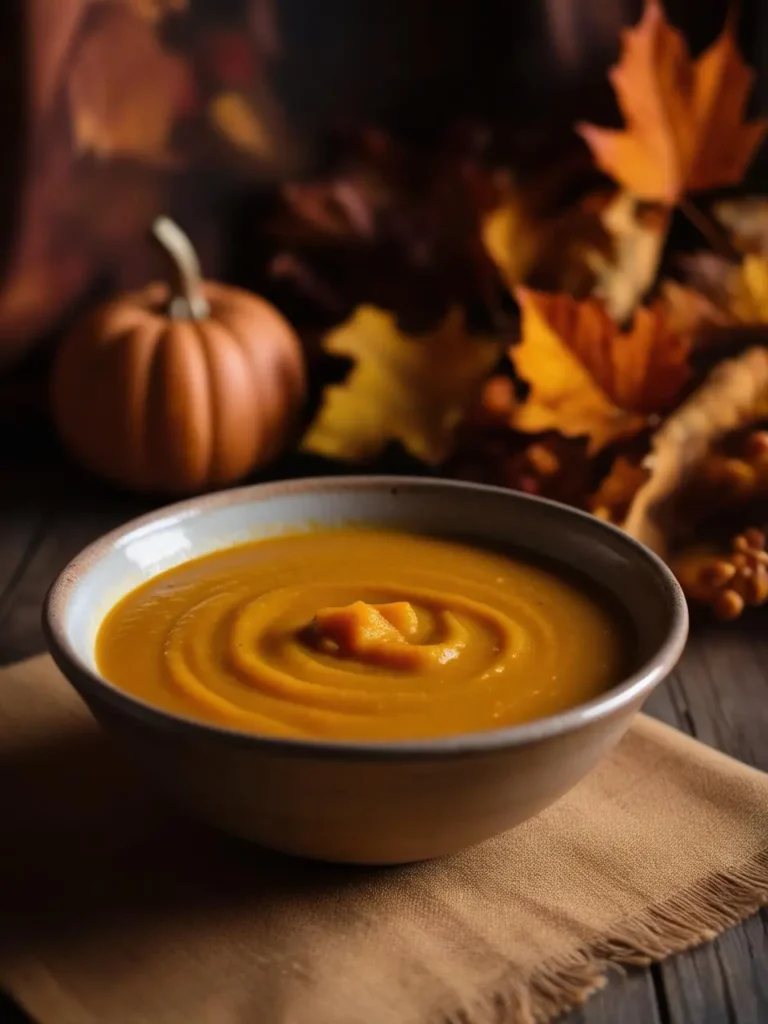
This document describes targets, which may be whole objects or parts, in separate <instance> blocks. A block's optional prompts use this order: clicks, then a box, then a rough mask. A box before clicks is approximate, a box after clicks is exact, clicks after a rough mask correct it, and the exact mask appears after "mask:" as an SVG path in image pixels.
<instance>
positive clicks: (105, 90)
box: [67, 4, 191, 165]
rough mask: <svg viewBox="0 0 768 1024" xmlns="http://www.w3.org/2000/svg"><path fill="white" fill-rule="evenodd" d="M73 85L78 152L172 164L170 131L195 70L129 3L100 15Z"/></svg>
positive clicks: (70, 83)
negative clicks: (166, 45) (169, 48)
mask: <svg viewBox="0 0 768 1024" xmlns="http://www.w3.org/2000/svg"><path fill="white" fill-rule="evenodd" d="M94 14H95V15H97V16H95V17H94V18H93V19H92V20H91V21H90V24H89V28H88V31H87V33H86V35H85V38H84V39H83V41H82V43H81V44H80V47H79V49H78V50H77V53H76V55H75V59H74V63H73V67H72V71H71V73H70V75H69V79H68V83H67V85H68V90H69V108H70V114H71V118H72V132H73V136H74V143H75V147H76V149H78V150H79V151H80V152H91V153H93V154H95V155H96V156H97V157H100V158H108V157H115V156H129V157H137V158H139V159H142V160H146V161H149V162H152V163H156V164H161V165H167V164H170V163H172V162H173V154H172V150H171V145H170V142H171V132H172V129H173V125H174V120H175V117H176V113H177V109H178V108H179V107H180V105H181V104H182V102H183V98H184V96H185V95H186V94H187V92H188V91H189V87H190V85H189V83H190V78H191V71H190V69H189V66H188V65H187V64H186V62H185V61H183V60H182V59H181V58H180V57H176V56H174V55H173V54H171V53H168V52H167V51H166V50H165V49H164V48H163V47H162V45H161V44H160V42H159V41H158V39H157V36H156V34H155V31H154V30H153V28H152V26H151V25H150V24H149V23H148V22H147V21H146V20H145V19H144V18H142V17H139V16H138V15H137V14H135V13H133V12H132V11H131V10H130V9H129V8H128V7H127V6H125V5H123V4H109V5H107V4H104V5H102V7H101V8H99V9H97V10H96V11H95V12H94Z"/></svg>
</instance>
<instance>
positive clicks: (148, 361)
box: [52, 217, 305, 494]
mask: <svg viewBox="0 0 768 1024" xmlns="http://www.w3.org/2000/svg"><path fill="white" fill-rule="evenodd" d="M152 234H153V235H154V237H155V239H156V240H157V241H158V242H159V243H160V245H161V246H162V248H163V250H164V251H165V252H166V253H167V255H168V256H169V257H170V260H171V265H172V268H173V275H174V281H173V285H168V284H163V283H159V282H157V283H154V284H150V285H148V286H147V287H146V288H145V289H143V290H142V291H139V292H135V293H131V294H126V295H121V296H117V297H116V298H114V299H112V300H111V301H108V302H106V303H105V304H104V305H103V306H101V307H100V308H98V309H96V310H95V311H94V312H93V313H92V314H91V315H90V316H89V317H88V318H87V319H86V320H85V321H84V322H83V323H81V324H80V325H79V326H77V327H76V328H75V329H74V330H73V331H72V332H71V334H70V335H69V336H68V337H67V338H66V339H65V340H64V342H63V343H62V345H61V347H60V349H59V351H58V353H57V356H56V360H55V362H54V367H53V379H52V403H53V417H54V422H55V424H56V427H57V429H58V431H59V434H60V436H61V439H62V441H63V442H64V445H65V446H66V448H67V449H68V450H69V451H70V453H71V454H72V456H73V457H74V458H75V459H77V460H78V461H79V462H81V463H82V464H83V465H84V466H86V467H87V468H88V469H90V470H91V471H92V472H94V473H97V474H99V475H101V476H103V477H106V478H107V479H109V480H112V481H114V482H115V483H118V484H120V485H122V486H124V487H129V488H133V489H135V490H140V491H150V492H152V491H154V492H161V493H162V492H165V493H169V494H185V493H195V492H197V491H201V490H205V489H208V488H214V487H220V486H223V485H225V484H230V483H233V482H234V481H236V480H238V479H239V478H241V477H243V476H245V475H246V474H247V473H249V472H251V471H252V470H254V469H256V468H258V467H260V466H263V465H264V464H265V463H267V462H268V461H269V460H270V459H272V458H273V457H274V456H276V455H277V454H278V453H279V452H280V451H281V450H282V449H283V447H284V446H285V444H286V442H287V441H288V439H289V437H290V434H291V432H292V431H293V430H294V428H295V426H296V420H297V416H298V412H299V410H300V407H301V404H302V402H303V399H304V394H305V372H304V360H303V356H302V351H301V345H300V343H299V339H298V338H297V337H296V334H295V333H294V331H293V329H292V328H291V326H290V324H289V323H288V322H287V321H286V320H285V319H284V318H283V317H282V316H281V314H280V313H279V312H278V311H277V310H276V309H275V308H274V307H273V306H271V305H270V304H269V303H268V302H266V301H264V299H260V298H258V297H257V296H255V295H251V294H249V293H248V292H245V291H241V290H240V289H239V288H233V287H230V286H228V285H223V284H216V283H214V282H208V281H206V282H203V281H202V279H201V275H200V265H199V262H198V259H197V254H196V253H195V250H194V248H193V247H192V244H191V242H190V241H189V239H188V238H187V236H186V235H185V234H184V232H183V231H182V230H181V229H180V228H179V227H178V226H177V225H176V224H174V223H173V221H170V220H168V219H167V218H165V217H161V218H159V219H158V220H157V221H155V223H154V225H153V227H152Z"/></svg>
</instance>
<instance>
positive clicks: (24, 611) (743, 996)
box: [0, 466, 768, 1024]
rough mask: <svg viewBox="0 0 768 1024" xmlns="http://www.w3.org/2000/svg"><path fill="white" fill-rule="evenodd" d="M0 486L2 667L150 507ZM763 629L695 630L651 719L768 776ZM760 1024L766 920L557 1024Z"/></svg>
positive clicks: (106, 496)
mask: <svg viewBox="0 0 768 1024" xmlns="http://www.w3.org/2000/svg"><path fill="white" fill-rule="evenodd" d="M9 475H10V476H11V477H12V479H11V480H10V484H9ZM4 483H5V486H4V488H3V492H4V493H3V498H2V502H1V503H0V663H7V662H10V661H14V660H16V659H18V658H23V657H26V656H28V655H31V654H34V653H37V652H39V651H41V650H42V649H43V639H42V633H41V630H40V623H39V617H40V605H41V602H42V599H43V597H44V594H45V591H46V589H47V587H48V585H49V584H50V582H51V580H52V578H53V576H54V575H55V574H56V573H57V572H58V570H59V569H60V568H61V567H62V566H63V565H64V563H65V562H66V561H67V560H68V559H69V558H70V557H71V556H72V555H73V554H75V553H76V552H77V550H79V548H80V547H82V546H83V545H84V544H86V543H88V542H89V541H91V540H93V539H94V538H95V537H97V536H98V535H99V534H101V533H103V532H104V531H105V530H108V529H111V528H112V527H114V526H115V525H117V524H118V523H119V522H121V521H124V520H126V519H129V518H131V517H133V516H135V515H138V514H139V513H141V512H142V511H145V510H146V508H148V507H149V505H148V503H146V502H141V501H138V500H136V499H130V498H127V497H125V496H121V495H120V494H117V493H116V492H112V491H108V490H106V489H104V488H100V487H99V486H98V485H95V484H93V483H92V482H89V481H87V480H85V479H83V478H80V477H77V476H75V475H74V474H72V473H70V472H69V471H65V470H62V469H61V468H60V467H59V468H49V469H46V470H42V469H41V471H40V472H37V473H35V472H30V471H29V467H28V466H27V467H25V469H24V471H23V472H22V471H18V472H17V473H16V474H15V476H14V475H13V474H12V472H11V471H10V470H9V471H7V472H6V475H5V480H4ZM764 622H765V619H764V616H761V615H760V614H759V613H755V614H754V615H753V616H751V617H749V618H746V619H744V620H743V621H738V622H735V623H732V624H730V625H718V626H716V627H712V626H707V625H700V626H698V627H697V628H695V629H694V631H693V633H692V637H691V640H690V643H689V646H688V649H687V650H686V653H685V655H684V657H683V659H682V662H681V664H680V666H679V667H678V669H677V671H676V672H675V673H674V675H673V677H672V678H671V679H669V680H668V681H667V682H666V683H665V684H664V685H663V686H662V687H661V688H660V689H659V690H657V692H656V693H655V694H654V695H653V697H652V698H651V700H650V702H649V704H648V706H647V710H648V711H649V712H650V713H651V714H654V715H656V716H657V717H658V718H661V719H663V720H664V721H667V722H669V723H671V724H673V725H675V726H676V727H677V728H680V729H682V730H684V731H686V732H688V733H691V734H692V735H694V736H696V737H698V738H699V739H700V740H702V741H703V742H705V743H709V744H711V745H713V746H715V747H718V748H720V749H721V750H724V751H725V752H727V753H728V754H731V755H732V756H734V757H737V758H740V759H741V760H743V761H746V762H747V763H749V764H752V765H755V766H756V767H759V768H761V769H763V770H768V739H767V737H768V668H766V666H768V632H766V630H765V627H764ZM25 1021H27V1018H26V1017H25V1016H24V1014H22V1013H21V1012H20V1011H19V1010H18V1009H17V1008H15V1007H14V1006H13V1005H12V1004H11V1003H10V1002H9V1001H8V1000H7V999H4V998H2V997H1V996H0V1024H24V1022H25ZM766 1022H768V913H767V912H766V911H763V913H762V914H759V915H757V916H755V917H753V918H751V919H750V920H748V921H746V922H745V923H744V924H742V925H741V926H739V927H737V928H734V929H732V930H731V931H729V932H726V933H725V934H724V935H722V936H721V937H720V938H718V939H717V940H715V941H714V942H711V943H708V944H707V945H705V946H702V947H701V948H700V949H697V950H693V951H692V952H690V953H687V954H683V955H681V956H678V957H674V958H672V959H670V960H668V961H666V962H664V963H663V964H657V965H654V966H653V967H652V968H648V969H644V970H633V971H630V972H627V973H619V972H616V973H614V975H613V976H612V977H611V980H610V983H609V984H608V986H607V987H606V988H605V989H604V990H603V991H602V992H600V993H598V994H597V995H595V996H594V997H593V998H592V999H590V1000H589V1002H588V1003H587V1004H586V1005H585V1006H583V1007H581V1008H580V1009H578V1010H576V1011H574V1012H573V1013H571V1014H569V1015H568V1016H567V1017H566V1018H564V1020H563V1024H766ZM42 1024H48V1022H42ZM53 1024H55V1022H53ZM265 1024H266V1022H265ZM425 1024H426V1022H425ZM499 1024H505V1022H502V1021H500V1022H499Z"/></svg>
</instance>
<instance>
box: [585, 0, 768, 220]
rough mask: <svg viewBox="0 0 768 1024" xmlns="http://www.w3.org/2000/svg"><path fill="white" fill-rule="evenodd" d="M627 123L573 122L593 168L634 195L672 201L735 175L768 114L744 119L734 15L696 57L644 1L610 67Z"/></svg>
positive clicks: (744, 75)
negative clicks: (611, 126) (591, 157)
mask: <svg viewBox="0 0 768 1024" xmlns="http://www.w3.org/2000/svg"><path fill="white" fill-rule="evenodd" d="M609 77H610V81H611V85H612V86H613V89H614V92H615V93H616V99H617V100H618V103H619V107H620V108H621V112H622V114H623V115H624V120H625V122H626V126H627V127H626V129H625V130H623V131H615V130H612V129H608V128H599V127H597V126H595V125H591V124H581V125H578V126H577V131H578V132H579V133H580V135H581V136H582V137H583V138H584V140H585V141H586V143H587V144H588V145H589V147H590V149H591V150H592V153H593V155H594V157H595V160H596V162H597V164H598V166H599V167H600V168H601V169H602V170H603V171H605V172H606V173H607V174H609V175H610V176H611V177H612V178H614V179H615V180H616V181H618V182H621V184H622V185H624V186H625V187H626V188H628V189H629V190H630V191H632V192H634V193H635V195H638V196H640V197H642V198H643V199H649V200H655V201H657V202H662V203H666V204H668V205H670V206H674V205H675V204H676V203H677V202H678V201H679V200H680V198H681V197H682V196H683V195H684V194H685V193H686V192H696V191H701V190H705V189H710V188H719V187H721V186H723V185H735V184H737V183H738V182H739V181H741V179H742V177H743V176H744V173H745V171H746V168H747V165H748V164H749V162H750V160H751V159H752V156H753V154H754V152H755V150H756V148H757V146H758V145H759V144H760V142H761V141H762V139H763V136H764V135H765V132H766V129H768V122H766V121H754V122H751V123H744V121H743V117H744V112H745V106H746V102H747V98H748V96H749V91H750V87H751V85H752V80H753V77H754V75H753V72H752V71H751V69H750V68H749V67H748V66H747V65H746V64H745V63H744V61H743V60H742V59H741V56H740V55H739V52H738V49H737V48H736V39H735V34H734V25H733V20H732V18H730V17H729V18H728V19H727V20H726V23H725V26H724V28H723V31H722V32H721V34H720V35H719V36H718V38H717V39H716V40H715V41H714V43H712V45H711V46H710V47H709V48H708V49H707V50H705V51H704V53H702V55H701V56H700V57H699V58H698V59H697V60H692V59H691V55H690V52H689V50H688V45H687V43H686V41H685V39H684V37H683V35H682V34H681V33H680V32H679V31H678V30H677V29H675V28H673V27H672V26H671V25H670V23H669V22H668V21H667V19H666V17H665V15H664V11H663V10H662V8H661V6H660V5H659V3H658V0H646V5H645V10H644V12H643V16H642V18H641V19H640V21H639V22H638V24H637V25H636V26H635V27H634V28H631V29H626V30H625V31H624V32H623V33H622V51H621V59H620V61H619V63H618V64H617V65H616V66H615V67H613V68H612V69H611V71H610V75H609Z"/></svg>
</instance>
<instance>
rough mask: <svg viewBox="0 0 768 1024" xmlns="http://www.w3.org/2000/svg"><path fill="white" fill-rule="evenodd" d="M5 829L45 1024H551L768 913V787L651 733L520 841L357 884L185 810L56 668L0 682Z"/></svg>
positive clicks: (6, 863) (44, 665)
mask: <svg viewBox="0 0 768 1024" xmlns="http://www.w3.org/2000/svg"><path fill="white" fill-rule="evenodd" d="M0 829H1V830H2V831H1V832H0V835H1V836H2V838H1V839H0V842H1V843H2V851H1V853H2V865H1V866H2V871H1V872H0V886H1V892H2V896H1V905H0V985H2V986H3V987H5V988H6V989H7V990H9V991H10V992H11V993H12V994H13V995H14V996H15V997H16V999H18V1000H19V1002H20V1003H21V1004H23V1005H24V1006H25V1007H26V1009H27V1010H28V1011H29V1012H30V1013H31V1015H32V1016H33V1017H34V1018H35V1019H37V1020H39V1021H40V1022H42V1024H96V1022H98V1024H106V1022H108V1024H138V1022H142V1024H146V1022H151V1024H177V1022H178V1024H235V1022H237V1024H429V1022H436V1021H445V1020H449V1021H452V1022H454V1021H455V1022H459V1021H460V1022H462V1024H490V1022H491V1021H493V1022H494V1024H499V1022H504V1021H521V1022H531V1021H547V1020H550V1019H552V1018H554V1017H556V1016H558V1015H559V1014H560V1013H561V1012H562V1011H563V1010H565V1009H567V1008H568V1007H569V1006H572V1005H573V1004H574V1003H577V1002H579V1001H581V1000H583V999H584V998H586V996H587V995H588V994H589V993H590V992H591V991H593V990H594V989H595V988H597V987H599V986H600V985H601V983H602V982H603V980H604V977H605V972H606V969H607V967H608V965H609V964H610V963H612V962H613V963H643V962H646V961H648V960H649V959H657V958H661V957H664V956H666V955H668V954H669V953H673V952H675V951H677V950H681V949H684V948H686V947H687V946H691V945H693V944H695V943H698V942H701V941H703V940H706V939H709V938H711V937H712V936H713V935H715V933H716V932H718V931H719V930H721V929H723V928H725V927H727V926H728V925H730V924H733V923H734V922H736V921H738V920H739V919H740V918H742V917H744V916H746V915H747V914H749V913H751V912H753V911H754V910H755V909H756V908H757V907H758V906H759V905H761V904H762V903H764V902H766V901H768V776H765V775H763V774H762V773H760V772H757V771H754V770H752V769H750V768H747V767H746V766H744V765H742V764H739V763H738V762H736V761H733V760H731V759H729V758H727V757H725V756H723V755H721V754H719V753H716V752H715V751H713V750H710V749H709V748H707V747H705V746H702V745H701V744H699V743H697V742H695V741H694V740H691V739H689V738H687V737H685V736H683V735H681V734H679V733H677V732H675V731H674V730H672V729H669V728H668V727H666V726H664V725H660V724H658V723H656V722H654V721H652V720H651V719H648V718H645V717H643V716H640V717H639V718H638V719H637V720H636V724H635V725H634V726H633V728H632V730H631V732H630V733H629V734H628V736H627V737H626V738H625V740H624V741H623V742H622V743H621V745H620V746H619V748H618V749H617V750H616V752H615V753H614V754H613V755H612V756H610V757H609V758H608V759H607V760H606V762H605V763H604V764H602V765H601V766H600V767H598V768H597V769H596V770H595V771H594V772H593V773H592V774H591V775H590V776H589V777H588V778H587V779H586V780H584V781H583V782H582V783H581V785H579V786H578V787H577V788H576V789H575V790H574V791H573V792H571V793H570V794H568V795H567V796H566V797H564V798H563V799H562V800H561V801H560V802H559V803H558V804H556V805H555V806H554V807H552V808H550V809H549V810H548V811H546V812H544V813H543V814H541V815H540V816H539V817H538V818H536V819H535V820H533V821H531V822H528V823H527V824H526V825H523V826H522V827H520V828H518V829H516V830H514V831H512V832H509V833H507V834H505V835H502V836H499V837H498V838H496V839H492V840H490V841H489V842H487V843H484V844H483V845H482V846H479V847H476V848H475V849H472V850H468V851H466V852H465V853H462V854H459V855H458V856H455V857H452V858H448V859H445V860H442V861H433V862H431V863H426V864H417V865H412V866H408V867H400V868H393V869H382V868H380V869H353V868H348V867H333V866H327V865H317V864H311V863H307V862H304V861H299V860H291V859H289V858H283V857H280V856H278V855H273V854H269V853H266V852H264V851H261V850H258V849H256V848H254V847H251V846H248V845H247V844H245V843H241V842H238V841H236V840H232V839H230V838H228V837H226V836H223V835H220V834H218V833H216V832H214V831H213V830H209V829H207V828H205V827H204V826H202V825H198V824H196V823H194V822H192V821H188V820H186V819H184V818H183V817H181V816H180V815H176V814H175V813H174V812H172V811H171V810H170V809H169V808H167V807H165V806H164V805H163V804H162V803H160V802H159V801H156V800H155V799H154V798H153V797H152V796H151V795H150V794H148V793H147V792H145V791H144V790H143V789H142V788H141V787H140V785H139V784H138V783H137V782H136V781H134V780H133V778H132V775H131V773H130V772H129V771H128V770H127V769H126V768H125V767H124V766H123V765H122V764H121V763H120V762H119V761H118V760H117V759H116V758H115V757H114V756H113V754H112V751H111V749H110V748H109V747H108V745H107V744H106V742H105V741H103V740H102V738H101V735H100V733H99V732H98V731H97V729H96V727H95V725H94V724H93V722H92V720H91V718H90V716H89V715H88V712H87V711H86V710H85V708H84V706H83V705H82V704H81V703H80V701H79V699H78V698H77V697H76V696H75V694H74V693H73V691H71V690H70V688H69V687H68V685H67V684H66V683H65V682H64V680H63V679H62V678H61V676H60V675H59V674H58V673H57V671H56V670H55V668H54V667H53V665H52V663H51V662H50V660H48V659H47V658H36V659H33V660H32V661H27V662H24V663H22V664H20V665H15V666H12V667H10V668H7V669H5V670H0Z"/></svg>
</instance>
